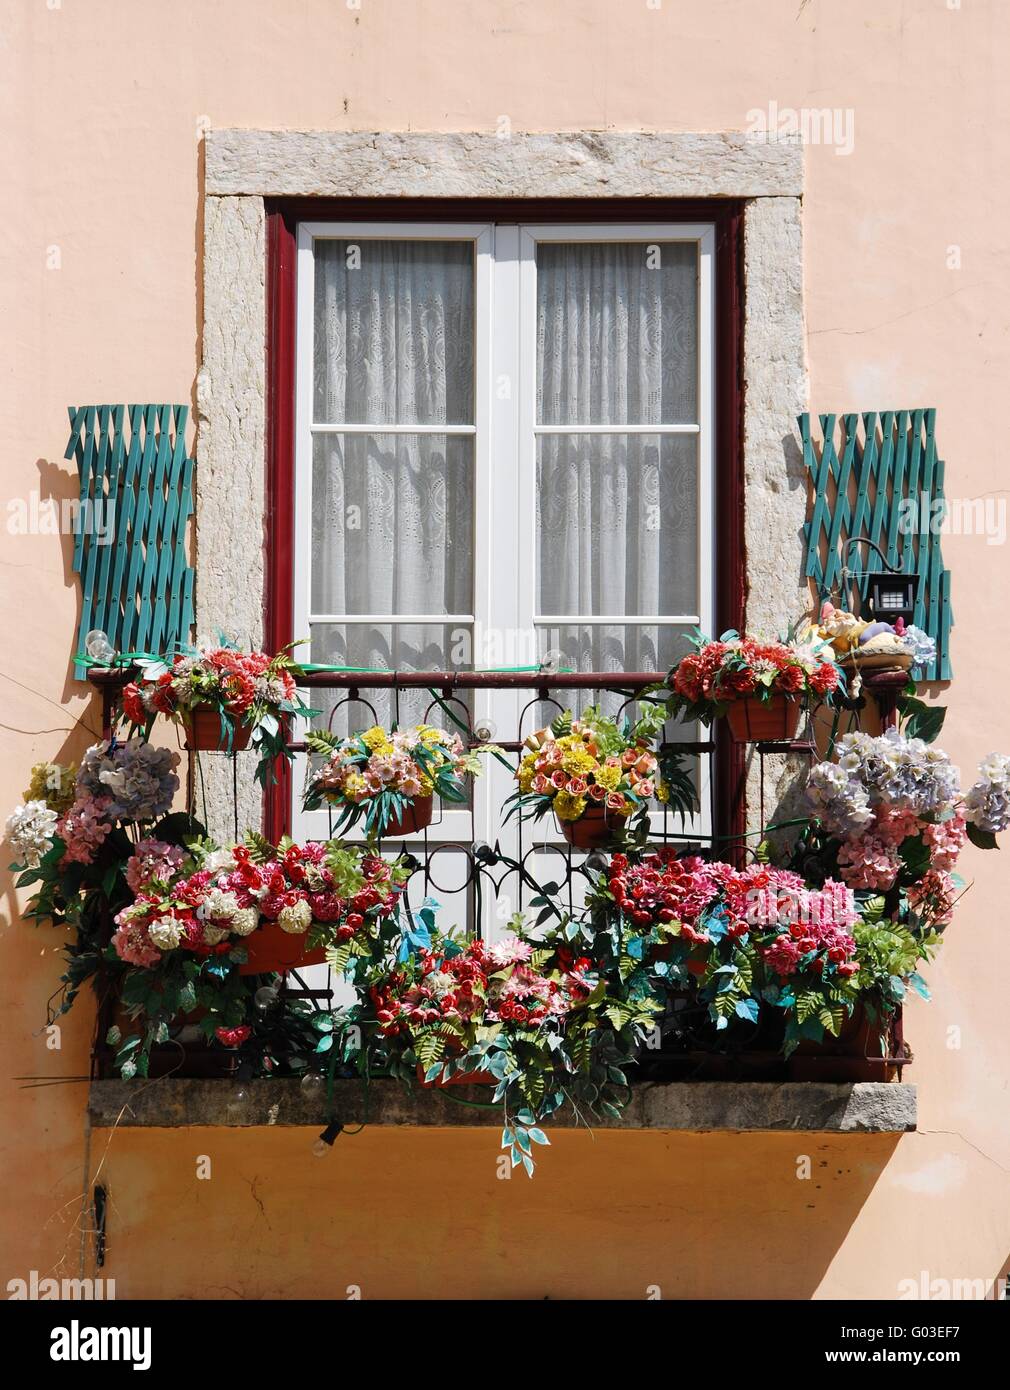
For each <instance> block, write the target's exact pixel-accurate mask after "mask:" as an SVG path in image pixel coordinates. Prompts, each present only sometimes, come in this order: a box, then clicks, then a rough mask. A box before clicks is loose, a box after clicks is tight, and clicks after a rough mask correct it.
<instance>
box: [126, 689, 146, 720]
mask: <svg viewBox="0 0 1010 1390" xmlns="http://www.w3.org/2000/svg"><path fill="white" fill-rule="evenodd" d="M123 713H124V714H125V715H126V717H127V719H128V720H129V721H130V723H131V724H146V723H147V721H148V718H149V716H148V713H147V710H146V709H145V708H144V702H143V701H142V700H141V698H140V686H139V685H137V683H136V681H130V683H129V685H126V686H124V687H123Z"/></svg>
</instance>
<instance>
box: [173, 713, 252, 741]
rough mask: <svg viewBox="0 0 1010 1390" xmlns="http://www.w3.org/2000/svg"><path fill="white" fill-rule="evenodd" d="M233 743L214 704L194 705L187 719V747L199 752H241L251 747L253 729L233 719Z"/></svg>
mask: <svg viewBox="0 0 1010 1390" xmlns="http://www.w3.org/2000/svg"><path fill="white" fill-rule="evenodd" d="M231 730H232V733H231V744H230V745H229V743H228V733H227V730H222V728H221V715H220V714H219V713H218V711H217V710H216V709H215V707H214V706H213V705H194V706H193V708H192V709H191V710H190V711H189V716H188V718H187V720H186V747H187V748H189V749H191V750H192V751H194V752H197V753H217V752H222V753H231V752H235V753H238V752H241V750H242V749H243V748H248V747H249V738H250V735H251V734H252V729H251V728H250V727H249V725H248V724H243V723H242V722H241V721H240V720H237V719H232V721H231Z"/></svg>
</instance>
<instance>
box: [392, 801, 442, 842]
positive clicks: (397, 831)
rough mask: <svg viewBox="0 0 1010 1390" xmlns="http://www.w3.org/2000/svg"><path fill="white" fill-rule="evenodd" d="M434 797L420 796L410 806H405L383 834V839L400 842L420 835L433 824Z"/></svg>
mask: <svg viewBox="0 0 1010 1390" xmlns="http://www.w3.org/2000/svg"><path fill="white" fill-rule="evenodd" d="M433 800H434V798H433V797H430V796H423V797H422V796H419V797H417V798H416V799H415V800H414V801H413V802H412V803H411V804H410V805H409V806H404V808H403V810H402V811H401V812H400V814H399V815H398V816H393V817H392V818H391V819H390V820H389V821H388V822H387V824H386V828H385V830H383V832H382V838H383V839H388V840H400V839H403V838H404V837H405V836H407V835H418V834H420V832H421V831H422V830H424V829H425V827H426V826H429V825H430V824H431V810H432V801H433Z"/></svg>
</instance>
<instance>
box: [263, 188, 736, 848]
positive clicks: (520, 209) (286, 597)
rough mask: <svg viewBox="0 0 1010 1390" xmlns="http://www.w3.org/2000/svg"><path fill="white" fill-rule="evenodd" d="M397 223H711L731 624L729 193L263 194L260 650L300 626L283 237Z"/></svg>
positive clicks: (730, 779) (277, 821)
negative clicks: (604, 196) (575, 196)
mask: <svg viewBox="0 0 1010 1390" xmlns="http://www.w3.org/2000/svg"><path fill="white" fill-rule="evenodd" d="M308 220H312V221H320V222H322V221H327V220H333V221H342V222H349V221H356V220H360V221H362V222H367V221H385V222H391V221H404V222H419V221H423V222H437V221H446V222H459V221H464V220H465V221H467V222H521V223H529V222H545V223H558V222H570V221H576V220H577V221H579V222H629V221H634V222H642V221H656V222H703V221H704V222H710V221H714V222H715V227H716V269H715V274H716V305H715V335H716V381H715V411H716V421H715V424H716V440H715V451H716V498H715V505H716V517H717V527H718V531H717V544H716V606H717V611H718V628H719V631H720V632H722V631H725V629H727V628H742V627H743V622H744V608H745V602H746V577H745V564H744V527H743V521H744V513H743V509H744V485H743V448H742V441H743V389H742V330H743V237H742V227H743V205H742V203H741V202H740V201H739V200H737V199H718V200H713V201H711V202H705V201H688V200H685V199H656V200H650V201H648V202H644V201H643V200H641V199H626V198H618V199H608V200H607V201H605V202H603V201H599V200H595V199H579V200H578V202H574V201H571V200H559V199H558V200H556V199H551V200H546V199H536V200H516V201H512V202H503V201H493V202H492V201H485V200H483V199H454V198H444V199H443V198H439V199H412V200H409V201H408V200H403V199H395V200H394V199H385V198H361V199H343V198H341V199H331V198H313V199H305V198H285V199H270V200H268V201H267V204H266V232H267V235H266V248H267V267H266V284H267V322H266V360H267V407H266V415H267V418H266V499H267V500H266V527H265V541H266V591H265V594H264V632H265V634H266V644H267V648H268V650H269V651H279V650H280V648H281V647H283V646H285V645H286V644H287V643H288V642H291V641H293V640H294V639H295V638H296V637H305V636H307V635H308V634H307V633H295V632H293V631H292V627H291V623H292V613H293V611H294V604H293V589H292V581H293V560H294V460H295V433H294V405H295V234H296V229H297V225H298V223H299V222H301V221H308ZM716 777H717V779H718V786H719V788H720V791H719V795H718V798H717V806H718V819H717V824H716V826H715V830H716V833H717V834H720V835H741V834H742V833H743V830H744V756H743V749H742V747H741V746H740V745H738V744H735V743H733V742H731V741H730V740H729V739H728V738H725V737H719V738H718V739H717V751H716ZM291 790H292V789H291V777H290V772H289V771H288V769H287V767H285V768H284V769H282V771H281V772H280V776H279V780H278V782H277V783H276V784H275V785H274V786H273V787H271V788H270V789H269V791H268V793H267V797H266V801H265V813H264V833H265V834H266V835H267V836H268V837H269V838H270V839H271V840H273V841H274V842H276V841H277V840H278V839H279V838H280V837H281V836H282V835H283V834H285V833H286V832H287V831H288V829H289V828H290V807H291Z"/></svg>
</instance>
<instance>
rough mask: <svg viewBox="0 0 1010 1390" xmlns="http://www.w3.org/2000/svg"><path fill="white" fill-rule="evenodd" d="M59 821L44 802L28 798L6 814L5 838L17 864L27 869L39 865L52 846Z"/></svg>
mask: <svg viewBox="0 0 1010 1390" xmlns="http://www.w3.org/2000/svg"><path fill="white" fill-rule="evenodd" d="M58 820H59V816H58V815H57V814H56V812H55V811H50V809H49V807H48V806H47V805H46V803H45V802H44V801H27V802H25V804H24V805H23V806H18V807H17V808H16V809H15V810H14V811H12V812H11V814H10V815H9V816H8V817H7V826H6V830H7V838H8V840H10V843H11V848H12V849H13V851H14V856H15V858H16V859H17V861H18V863H19V864H23V865H24V866H25V867H26V868H28V869H35V868H37V867H38V864H39V860H40V859H41V858H42V856H43V855H44V854H46V853H47V852H48V850H49V849H50V848H51V846H52V843H53V836H54V835H55V834H56V824H57V822H58Z"/></svg>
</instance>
